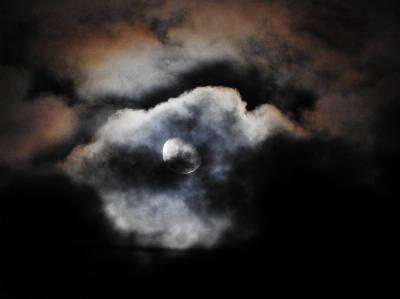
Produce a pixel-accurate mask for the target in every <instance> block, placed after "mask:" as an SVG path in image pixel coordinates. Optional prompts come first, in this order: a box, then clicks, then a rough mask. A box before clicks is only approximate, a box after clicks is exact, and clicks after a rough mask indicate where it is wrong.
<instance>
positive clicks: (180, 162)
mask: <svg viewBox="0 0 400 299" xmlns="http://www.w3.org/2000/svg"><path fill="white" fill-rule="evenodd" d="M163 159H164V162H165V164H166V165H167V166H168V168H169V169H171V170H172V171H174V172H176V173H180V174H188V173H191V172H193V171H195V170H196V169H197V168H199V166H200V164H201V158H200V155H199V153H198V152H197V150H196V148H195V147H194V146H192V145H191V144H189V143H186V142H184V141H183V140H181V139H179V138H172V139H168V140H167V141H166V142H165V144H164V147H163Z"/></svg>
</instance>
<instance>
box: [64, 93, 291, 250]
mask: <svg viewBox="0 0 400 299" xmlns="http://www.w3.org/2000/svg"><path fill="white" fill-rule="evenodd" d="M283 132H286V133H288V134H294V135H295V134H297V132H298V130H297V128H296V126H295V125H294V124H293V123H291V122H290V121H289V120H288V119H287V118H286V117H284V116H283V114H282V113H280V112H279V110H277V109H276V108H275V107H273V106H271V105H264V106H261V107H260V108H258V109H256V110H255V111H253V112H248V111H247V110H246V108H245V103H244V102H242V100H241V98H240V95H239V94H238V93H237V91H235V90H233V89H227V88H218V87H207V88H197V89H195V90H193V91H191V92H188V93H185V94H183V95H181V96H180V97H178V98H175V99H170V100H169V101H167V102H165V103H162V104H159V105H158V106H156V107H155V108H153V109H150V110H148V111H146V110H131V109H124V110H120V111H118V112H117V113H115V114H114V115H113V116H111V117H110V118H109V119H108V121H107V123H106V124H105V125H104V126H103V127H101V128H100V129H99V130H98V132H97V134H96V137H95V140H94V141H93V142H92V143H90V144H88V145H85V146H80V147H77V148H76V149H75V150H74V151H73V152H72V153H71V155H70V156H69V158H68V159H67V161H66V163H65V164H64V167H65V168H66V169H67V170H68V171H69V172H70V174H71V175H73V176H74V177H76V178H78V179H81V180H83V181H85V182H89V183H91V184H92V185H93V186H95V188H96V189H98V190H99V192H100V194H101V196H102V197H103V199H104V206H105V211H106V212H107V214H108V216H109V217H110V219H111V221H112V222H113V223H114V225H115V226H116V227H118V228H119V229H120V230H122V231H124V232H126V233H134V235H135V239H136V241H137V242H138V243H139V244H141V245H153V246H164V247H170V248H188V247H191V246H203V247H211V246H214V245H216V244H217V243H218V241H219V238H220V237H221V235H222V234H223V233H224V232H226V231H227V230H229V229H232V228H233V227H234V226H235V223H233V220H232V217H231V216H232V215H231V214H232V213H233V212H234V209H235V207H234V206H233V207H228V209H226V210H224V211H222V212H221V211H220V212H216V211H215V210H213V209H212V206H213V205H216V203H214V202H213V201H221V202H222V201H223V199H220V198H218V197H215V198H213V197H212V196H211V197H210V194H211V192H210V190H209V188H210V186H209V183H208V182H213V183H217V184H218V185H219V187H220V188H222V189H223V188H226V186H228V185H229V184H231V179H230V173H231V171H232V169H231V167H232V163H234V161H232V158H231V157H232V156H233V155H235V154H238V153H240V154H243V155H245V153H246V152H250V151H251V150H252V149H253V148H255V147H256V146H257V145H258V144H259V143H260V142H262V141H263V140H265V139H266V138H268V137H269V136H273V135H275V134H280V133H283ZM294 135H293V136H294ZM170 138H180V139H182V140H184V141H185V142H189V143H190V144H192V145H193V146H194V147H195V148H197V149H198V151H199V153H200V156H201V158H202V161H203V163H202V165H201V166H200V168H199V169H198V170H196V171H195V172H193V173H191V174H189V175H181V174H175V173H173V172H171V171H170V170H169V169H168V168H167V167H166V165H165V164H164V162H163V159H162V148H163V145H164V143H165V142H166V141H167V140H168V139H170ZM217 205H218V204H217Z"/></svg>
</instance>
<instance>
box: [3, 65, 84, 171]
mask: <svg viewBox="0 0 400 299" xmlns="http://www.w3.org/2000/svg"><path fill="white" fill-rule="evenodd" d="M0 72H1V74H0V78H1V80H0V97H1V104H0V107H1V110H0V140H1V146H0V163H1V164H6V165H18V164H25V163H27V162H29V161H31V159H32V158H33V157H35V155H37V154H39V153H41V152H43V151H44V150H46V149H48V148H50V147H51V146H54V145H56V144H58V143H61V142H63V141H65V140H67V139H68V138H70V137H71V136H72V135H73V134H74V132H75V130H76V127H77V116H76V114H75V112H74V111H73V110H72V109H70V108H69V107H67V106H66V104H65V103H64V102H63V101H62V99H61V98H59V97H57V96H53V95H47V96H44V95H43V96H41V97H38V98H36V99H35V100H31V101H25V99H26V97H27V94H28V89H29V86H30V81H31V79H30V74H29V72H28V71H24V70H17V69H15V68H12V67H2V68H0Z"/></svg>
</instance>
